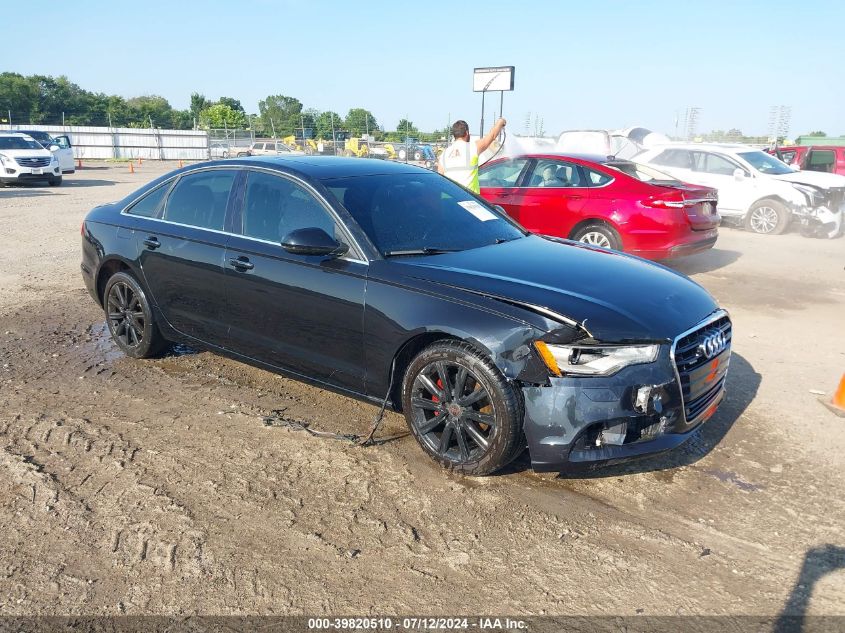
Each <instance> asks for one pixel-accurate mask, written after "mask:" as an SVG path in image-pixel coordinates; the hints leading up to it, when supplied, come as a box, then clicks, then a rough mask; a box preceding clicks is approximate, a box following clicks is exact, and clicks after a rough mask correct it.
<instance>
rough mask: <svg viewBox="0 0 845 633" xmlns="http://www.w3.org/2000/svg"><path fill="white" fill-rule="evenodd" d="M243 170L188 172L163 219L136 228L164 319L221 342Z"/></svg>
mask: <svg viewBox="0 0 845 633" xmlns="http://www.w3.org/2000/svg"><path fill="white" fill-rule="evenodd" d="M237 174H238V171H237V170H235V169H205V170H201V171H197V172H191V173H187V174H184V175H183V176H181V177H180V178H179V180H178V181H177V182H176V183H175V184H174V185H173V187H172V188H171V189H170V190H169V194H168V196H167V199H166V201H165V202H164V205H163V209H161V210H158V211H156V216H158V217H151V218H146V217H139V218H138V221H137V224H136V226H135V229H136V230H135V236H136V239H137V240H138V246H139V250H140V254H139V261H140V264H141V270H142V271H143V274H144V279H145V280H146V282H147V287H148V288H149V290H150V293H151V294H152V296H153V300H154V301H155V302H156V304H157V305H158V307H159V308H160V310H161V312H162V314H163V315H164V317H165V318H166V319H167V321H168V322H169V323H170V325H171V326H173V328H174V329H176V330H178V331H179V332H181V333H183V334H186V335H188V336H191V337H193V338H196V339H199V340H200V341H203V342H207V343H212V344H215V345H221V346H222V345H224V343H225V339H226V335H227V330H228V325H227V324H226V323H225V318H224V312H225V310H224V305H225V303H226V297H225V293H224V279H223V277H224V274H223V272H224V269H223V261H224V257H225V251H226V243H227V241H228V239H229V238H228V235H227V234H226V233H225V232H224V230H225V225H226V214H227V209H228V208H229V199H230V196H231V192H232V189H233V184H234V182H235V178H236V176H237ZM130 211H131V210H130ZM138 215H140V214H138Z"/></svg>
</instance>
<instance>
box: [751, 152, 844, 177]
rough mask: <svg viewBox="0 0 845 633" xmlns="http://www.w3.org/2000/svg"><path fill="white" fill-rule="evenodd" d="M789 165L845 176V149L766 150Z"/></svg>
mask: <svg viewBox="0 0 845 633" xmlns="http://www.w3.org/2000/svg"><path fill="white" fill-rule="evenodd" d="M766 151H767V152H769V154H772V155H774V156H777V157H778V158H780V159H781V160H782V161H783V162H785V163H786V164H787V165H793V166H794V167H799V168H800V169H801V170H802V171H805V170H806V171H826V172H827V173H829V174H840V175H842V176H845V147H842V146H837V145H810V146H798V145H791V146H786V147H775V148H772V149H769V150H766Z"/></svg>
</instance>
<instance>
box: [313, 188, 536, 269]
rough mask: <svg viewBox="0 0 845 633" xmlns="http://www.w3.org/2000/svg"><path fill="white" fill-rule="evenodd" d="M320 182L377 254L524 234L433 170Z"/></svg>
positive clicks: (453, 247)
mask: <svg viewBox="0 0 845 633" xmlns="http://www.w3.org/2000/svg"><path fill="white" fill-rule="evenodd" d="M323 184H324V185H325V186H326V187H327V188H328V190H329V191H330V192H331V193H332V194H333V195H334V196H335V198H336V199H337V201H338V202H340V203H341V204H342V205H343V206H344V207H346V209H347V210H348V211H349V213H350V214H352V217H354V218H355V220H356V221H357V222H358V224H359V225H360V226H361V228H362V229H363V230H364V232H365V233H366V234H367V236H368V237H369V238H370V240H371V241H372V242H373V244H375V246H376V248H378V250H379V251H380V252H381V254H382V255H390V254H391V253H396V252H400V251H420V252H422V251H430V252H435V251H462V250H468V249H471V248H479V247H481V246H488V245H490V244H497V243H499V242H504V241H510V240H513V239H517V238H519V237H522V236H524V235H525V233H524V232H523V230H522V229H520V228H519V227H518V226H517V225H516V224H515V223H514V222H512V221H511V220H510V219H508V218H507V217H506V216H503V215H502V214H501V213H500V212H499V211H497V210H495V209H494V208H492V207H491V206H490V205H489V204H487V203H485V202H483V201H481V200H479V199H478V198H476V197H475V196H473V195H472V194H470V193H469V192H467V191H466V190H465V189H463V188H461V187H459V186H458V185H456V184H455V183H453V182H452V181H451V180H448V179H446V178H443V177H442V176H438V175H437V174H434V173H422V174H399V175H373V176H355V177H350V178H332V179H326V180H324V181H323Z"/></svg>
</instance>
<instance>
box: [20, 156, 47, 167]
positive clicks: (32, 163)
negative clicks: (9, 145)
mask: <svg viewBox="0 0 845 633" xmlns="http://www.w3.org/2000/svg"><path fill="white" fill-rule="evenodd" d="M51 160H53V159H52V158H50V157H42V156H36V157H33V158H16V159H15V162H16V163H17V164H18V165H20V166H21V167H46V166H47V165H49V164H50V161H51Z"/></svg>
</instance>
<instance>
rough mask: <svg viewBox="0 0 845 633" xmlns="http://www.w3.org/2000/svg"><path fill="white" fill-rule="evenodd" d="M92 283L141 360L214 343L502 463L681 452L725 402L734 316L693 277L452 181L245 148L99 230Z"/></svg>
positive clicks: (463, 466) (170, 181) (438, 451)
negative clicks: (541, 225)
mask: <svg viewBox="0 0 845 633" xmlns="http://www.w3.org/2000/svg"><path fill="white" fill-rule="evenodd" d="M82 234H83V240H82V246H83V248H82V274H83V277H84V279H85V284H86V285H87V287H88V289H89V291H90V292H91V295H92V296H93V297H94V300H95V301H97V303H99V304H100V305H101V306H102V307H103V308H104V311H105V318H106V321H107V323H108V328H109V330H110V332H111V335H112V337H113V338H114V340H115V341H116V343H117V345H118V346H119V347H120V349H121V350H123V352H125V353H126V354H127V355H128V356H131V357H135V358H145V357H150V356H154V355H156V354H158V353H160V352H161V351H162V350H163V349H164V348H165V346H166V345H167V344H168V343H170V342H182V343H187V344H188V345H190V346H193V347H197V348H202V349H207V350H211V351H213V352H217V353H220V354H224V355H226V356H229V357H231V358H235V359H238V360H241V361H243V362H246V363H250V364H252V365H255V366H258V367H262V368H265V369H268V370H270V371H273V372H278V373H280V374H284V375H286V376H290V377H293V378H296V379H298V380H303V381H307V382H310V383H312V384H314V385H317V386H319V387H322V388H326V389H331V390H334V391H337V392H340V393H343V394H347V395H349V396H351V397H354V398H361V399H364V400H369V401H372V402H374V403H382V402H385V403H386V404H387V406H389V407H391V408H392V409H394V410H396V411H400V412H402V413H403V414H404V416H405V418H406V420H407V423H408V426H409V427H410V429H411V431H412V433H413V435H414V437H415V438H416V439H417V441H418V442H419V444H420V445H421V446H422V448H423V450H424V451H425V452H426V453H428V454H429V455H430V456H431V457H432V458H433V459H435V460H436V461H437V462H439V463H440V464H441V465H442V466H444V467H446V468H450V469H453V470H456V471H459V472H463V473H467V474H472V475H483V474H488V473H492V472H494V471H496V470H498V469H500V468H502V467H503V466H505V465H506V464H508V462H510V461H511V460H513V459H514V458H515V457H516V456H517V455H518V454H519V453H520V452H521V451H522V450H523V449H524V448H525V447H526V446H527V447H528V449H529V451H530V456H531V462H532V465H533V467H534V468H535V469H536V470H568V469H579V468H585V467H592V466H596V465H599V464H602V463H608V462H613V461H619V460H624V459H629V458H632V457H636V456H641V455H646V454H650V453H655V452H658V451H663V450H667V449H671V448H673V447H676V446H678V445H679V444H681V443H682V442H684V441H685V440H687V439H688V438H689V437H690V435H691V434H692V433H694V432H695V430H696V429H697V427H699V425H701V424H702V423H703V422H705V421H706V420H707V419H708V418H709V417H710V416H711V415H712V414H713V412H714V411H715V410H716V407H717V406H718V405H719V402H720V401H721V399H722V397H723V395H724V390H725V377H726V372H727V369H728V364H729V361H730V341H731V321H730V319H729V317H728V315H727V313H726V312H725V311H723V310H721V309H720V308H719V306H718V305H717V304H716V302H715V301H714V299H713V298H712V297H711V296H710V295H709V294H708V293H707V292H706V291H705V290H704V289H703V288H701V287H700V286H699V285H697V284H696V283H694V282H692V281H691V280H690V279H688V278H686V277H685V276H683V275H680V274H678V273H675V272H673V271H671V270H669V269H667V268H665V267H663V266H660V265H657V264H653V263H650V262H647V261H644V260H641V259H638V258H635V257H631V256H628V255H624V254H621V253H618V252H613V251H607V250H603V249H600V248H597V247H592V246H588V245H585V244H579V243H574V242H568V241H565V240H559V239H554V238H547V237H543V236H540V235H533V234H531V233H529V232H527V231H525V230H524V229H523V228H521V227H520V226H519V225H517V224H515V223H514V222H513V221H512V220H510V219H509V218H508V216H507V215H506V214H504V213H503V212H502V211H501V209H499V208H498V207H494V206H491V205H490V204H489V203H487V202H485V201H484V200H483V199H482V198H480V197H478V196H475V195H474V194H472V193H470V192H468V191H466V190H465V189H463V188H461V187H460V186H458V185H456V184H455V183H453V182H452V181H450V180H448V179H446V178H444V177H442V176H440V175H438V174H435V173H433V172H430V171H427V170H424V169H421V168H417V167H414V166H410V165H405V164H400V163H393V162H389V161H379V160H365V159H357V158H334V157H311V156H301V157H286V158H269V157H268V158H244V159H230V160H227V161H225V162H222V161H216V162H215V161H212V162H207V163H202V164H198V165H192V166H190V167H185V168H183V169H179V170H177V171H174V172H171V173H169V174H167V175H165V176H163V177H161V178H159V179H157V180H155V181H153V182H151V183H149V184H148V185H146V186H145V187H143V188H141V189H140V190H138V191H137V192H135V193H133V194H131V195H129V196H128V197H126V198H125V199H123V200H121V201H119V202H115V203H112V204H107V205H103V206H100V207H97V208H95V209H93V210H92V211H90V212H89V213H88V215H87V217H86V218H85V221H84V223H83V226H82Z"/></svg>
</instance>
